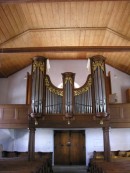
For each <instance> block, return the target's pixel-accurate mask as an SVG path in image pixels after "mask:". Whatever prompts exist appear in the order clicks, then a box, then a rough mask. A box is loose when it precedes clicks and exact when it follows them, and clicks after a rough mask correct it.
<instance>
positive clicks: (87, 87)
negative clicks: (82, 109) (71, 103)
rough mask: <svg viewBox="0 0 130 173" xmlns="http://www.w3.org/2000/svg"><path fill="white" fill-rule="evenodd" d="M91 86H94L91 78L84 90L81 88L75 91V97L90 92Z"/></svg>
mask: <svg viewBox="0 0 130 173" xmlns="http://www.w3.org/2000/svg"><path fill="white" fill-rule="evenodd" d="M91 85H92V78H91V77H89V79H88V82H87V83H86V85H85V86H84V87H83V88H79V89H76V90H75V91H74V96H78V95H80V94H83V93H85V92H87V91H88V90H89V88H90V87H91Z"/></svg>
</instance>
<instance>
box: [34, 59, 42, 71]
mask: <svg viewBox="0 0 130 173" xmlns="http://www.w3.org/2000/svg"><path fill="white" fill-rule="evenodd" d="M36 68H39V69H40V71H42V72H44V63H43V62H41V61H34V63H33V72H34V71H35V70H36Z"/></svg>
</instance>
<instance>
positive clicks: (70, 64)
mask: <svg viewBox="0 0 130 173" xmlns="http://www.w3.org/2000/svg"><path fill="white" fill-rule="evenodd" d="M50 66H51V68H50V70H49V72H48V74H49V76H50V78H51V81H52V83H53V84H54V85H55V86H58V85H59V84H60V83H62V74H61V73H64V72H73V73H75V82H76V83H78V84H79V85H80V86H82V85H83V84H84V83H85V81H86V79H87V76H88V71H87V68H86V66H87V60H67V61H66V60H51V61H50Z"/></svg>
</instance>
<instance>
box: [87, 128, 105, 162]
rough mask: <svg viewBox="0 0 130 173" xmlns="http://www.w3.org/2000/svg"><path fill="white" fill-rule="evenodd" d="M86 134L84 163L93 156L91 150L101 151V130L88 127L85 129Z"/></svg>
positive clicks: (102, 148)
mask: <svg viewBox="0 0 130 173" xmlns="http://www.w3.org/2000/svg"><path fill="white" fill-rule="evenodd" d="M85 134H86V135H85V136H86V140H85V141H86V165H88V163H89V160H90V158H92V157H93V151H103V150H104V147H103V132H102V129H101V128H94V129H92V128H88V129H86V130H85Z"/></svg>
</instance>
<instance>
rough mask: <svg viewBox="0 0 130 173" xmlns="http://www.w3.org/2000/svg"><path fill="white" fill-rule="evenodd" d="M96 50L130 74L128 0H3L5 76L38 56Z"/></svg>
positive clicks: (0, 45)
mask: <svg viewBox="0 0 130 173" xmlns="http://www.w3.org/2000/svg"><path fill="white" fill-rule="evenodd" d="M89 48H91V49H89ZM102 48H104V49H102ZM113 48H114V49H113ZM16 50H17V51H16ZM97 54H98V55H99V54H100V55H103V56H105V57H106V63H107V64H109V65H111V66H113V67H115V68H117V69H119V70H121V71H123V72H125V73H127V74H129V75H130V1H123V0H122V1H120V0H119V1H118V0H115V1H109V0H106V1H104V0H100V1H99V0H94V1H87V0H86V1H85V0H83V1H81V0H80V1H73V0H72V1H71V0H68V1H67V0H66V1H62V0H60V1H56V0H49V1H45V0H41V1H35V0H23V1H22V0H20V1H16V0H4V1H2V0H0V77H1V78H2V77H8V76H10V75H11V74H13V73H15V72H17V71H18V70H21V69H22V68H24V67H26V66H28V65H29V64H31V58H33V57H34V56H38V55H40V56H44V57H46V58H49V59H86V58H89V57H91V56H93V55H97Z"/></svg>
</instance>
